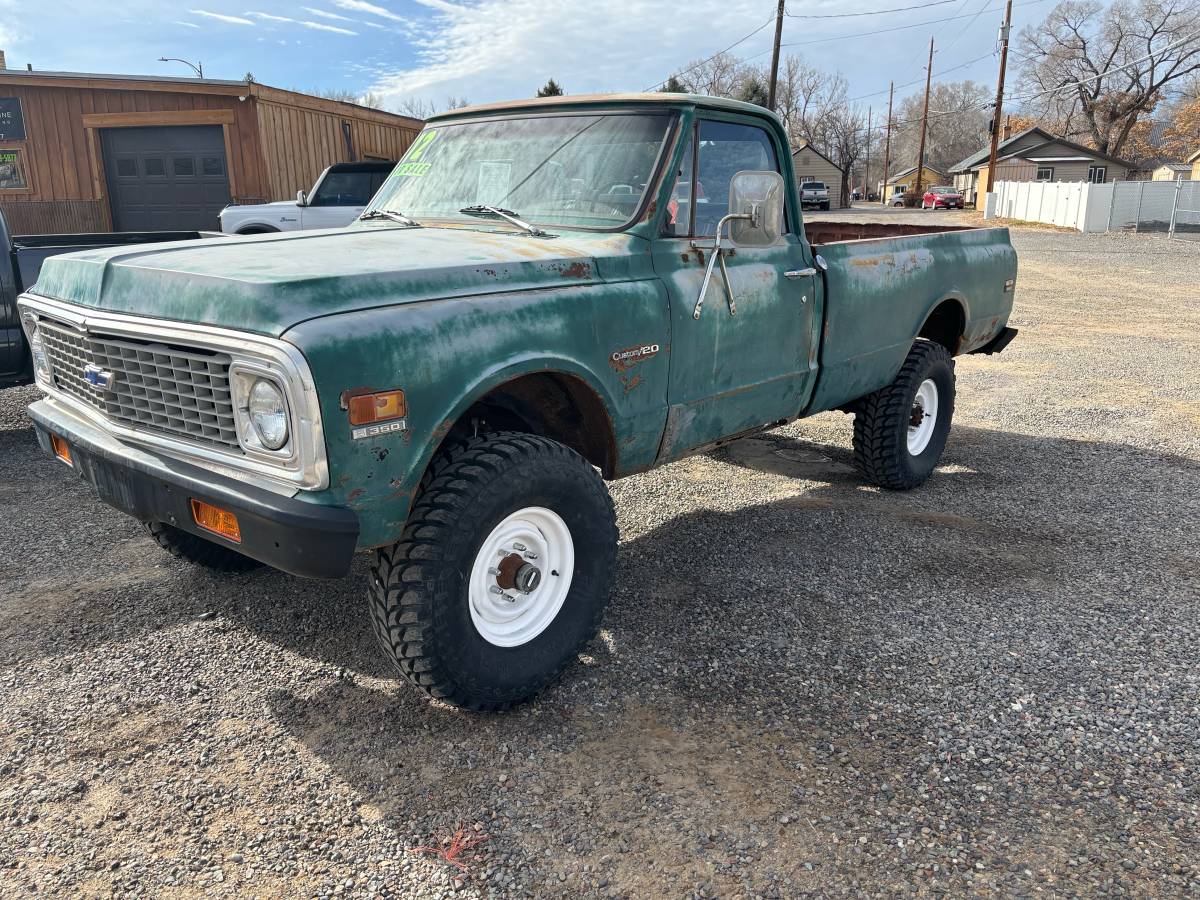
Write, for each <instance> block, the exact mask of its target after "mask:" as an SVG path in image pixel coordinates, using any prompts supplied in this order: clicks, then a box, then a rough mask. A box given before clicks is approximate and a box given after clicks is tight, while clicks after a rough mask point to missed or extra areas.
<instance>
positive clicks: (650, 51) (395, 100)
mask: <svg viewBox="0 0 1200 900" xmlns="http://www.w3.org/2000/svg"><path fill="white" fill-rule="evenodd" d="M334 2H336V3H337V5H338V6H339V7H342V8H347V4H349V3H358V2H360V0H334ZM418 2H420V3H421V4H422V5H424V6H426V7H428V8H430V9H432V10H434V12H433V15H432V16H431V17H430V18H428V19H425V20H422V21H421V22H420V23H419V24H414V25H413V38H412V43H413V45H414V47H415V48H416V50H417V61H416V63H415V64H414V65H411V66H409V67H406V68H403V69H394V68H393V69H391V70H390V71H385V72H382V73H380V74H379V75H378V76H377V77H376V79H375V82H374V83H373V84H371V85H370V90H371V91H373V92H376V93H379V94H381V95H383V99H384V102H385V103H387V104H388V105H389V106H396V105H399V104H400V103H401V102H403V101H404V100H406V99H409V98H417V99H425V100H431V101H434V102H438V103H440V102H442V101H443V100H444V99H445V98H446V97H447V96H465V97H468V98H470V100H471V101H472V102H486V101H489V100H500V99H510V98H513V97H532V96H533V95H534V93H535V92H536V90H537V89H538V88H539V87H541V86H542V85H543V84H544V83H545V82H546V79H547V78H551V77H553V78H554V79H555V80H557V81H558V82H559V83H560V84H562V85H563V87H564V88H565V89H566V90H567V91H568V92H570V93H573V94H583V93H590V92H605V91H639V90H642V89H643V88H645V87H646V86H648V85H652V84H655V83H657V82H659V81H661V80H662V79H664V78H666V77H667V76H668V75H670V74H671V72H672V71H678V70H679V69H680V68H681V67H683V66H684V65H685V64H687V63H688V62H690V61H692V60H697V59H701V58H703V57H706V56H709V55H711V54H713V53H716V52H717V51H718V50H720V49H721V47H722V46H726V45H728V44H729V43H730V42H731V41H733V40H735V39H736V38H737V37H740V36H742V35H744V34H746V33H747V32H749V31H750V30H751V28H753V26H754V25H755V24H761V23H762V22H764V21H766V19H767V12H768V11H767V10H764V9H761V8H760V6H761V3H759V2H756V0H692V2H691V3H689V4H688V7H687V11H686V14H674V13H672V14H669V15H668V14H665V13H664V11H663V7H662V4H661V3H658V2H653V0H606V2H603V3H598V2H596V0H556V2H555V3H554V4H553V10H552V12H551V11H548V10H547V4H546V2H545V0H479V2H477V3H475V4H474V5H471V6H469V7H467V6H459V5H456V4H454V3H450V2H447V0H418ZM770 46H771V29H770V28H764V29H762V31H760V32H759V33H758V34H756V35H755V36H754V37H753V38H751V39H750V40H748V41H746V43H745V44H743V45H741V46H740V47H738V48H737V49H736V50H734V51H733V52H734V53H738V54H742V55H751V54H757V53H759V52H761V51H763V50H766V49H769V48H770Z"/></svg>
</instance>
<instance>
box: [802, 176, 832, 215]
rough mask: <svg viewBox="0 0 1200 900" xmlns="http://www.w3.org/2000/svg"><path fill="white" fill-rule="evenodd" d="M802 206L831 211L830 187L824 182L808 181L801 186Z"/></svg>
mask: <svg viewBox="0 0 1200 900" xmlns="http://www.w3.org/2000/svg"><path fill="white" fill-rule="evenodd" d="M800 206H802V207H804V206H815V207H816V208H817V209H829V185H827V184H826V183H825V182H823V181H806V182H804V183H803V184H801V185H800Z"/></svg>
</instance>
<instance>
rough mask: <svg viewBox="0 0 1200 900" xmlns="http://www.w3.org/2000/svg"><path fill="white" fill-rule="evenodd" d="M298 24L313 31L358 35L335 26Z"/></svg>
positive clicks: (347, 29)
mask: <svg viewBox="0 0 1200 900" xmlns="http://www.w3.org/2000/svg"><path fill="white" fill-rule="evenodd" d="M299 24H301V25H303V26H304V27H305V28H312V29H314V30H315V31H332V32H333V33H334V34H358V32H357V31H351V30H350V29H349V28H339V27H338V26H337V25H323V24H321V23H320V22H309V21H307V20H305V21H301V22H300V23H299Z"/></svg>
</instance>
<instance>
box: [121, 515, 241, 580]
mask: <svg viewBox="0 0 1200 900" xmlns="http://www.w3.org/2000/svg"><path fill="white" fill-rule="evenodd" d="M142 526H143V527H144V528H145V529H146V531H147V533H148V534H149V535H150V537H152V538H154V540H155V543H157V544H158V546H160V547H162V548H163V549H164V550H166V551H167V552H168V553H170V554H171V555H172V556H174V557H175V558H177V559H184V560H187V561H188V562H190V563H192V564H193V565H197V566H203V567H204V568H206V569H212V570H213V571H214V572H250V571H252V570H254V569H257V568H260V567H261V566H262V563H260V562H259V561H258V560H257V559H251V558H250V557H248V556H243V555H242V554H240V553H238V552H237V551H236V550H230V549H229V548H228V547H224V546H222V545H220V544H218V543H215V542H214V541H206V540H205V539H204V538H202V537H197V536H196V535H194V534H190V533H189V532H186V531H183V530H181V529H179V528H176V527H175V526H174V525H168V524H167V523H166V522H143V523H142Z"/></svg>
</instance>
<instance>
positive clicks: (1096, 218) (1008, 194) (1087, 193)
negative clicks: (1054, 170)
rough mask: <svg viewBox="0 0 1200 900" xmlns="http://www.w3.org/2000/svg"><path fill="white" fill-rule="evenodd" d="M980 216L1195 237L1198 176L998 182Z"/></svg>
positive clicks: (1199, 234) (1199, 233)
mask: <svg viewBox="0 0 1200 900" xmlns="http://www.w3.org/2000/svg"><path fill="white" fill-rule="evenodd" d="M983 217H984V218H985V219H992V218H1007V219H1020V220H1023V221H1027V222H1045V223H1047V224H1050V225H1058V226H1061V227H1065V228H1075V229H1078V230H1079V231H1083V232H1090V233H1095V232H1100V231H1129V232H1134V233H1140V234H1166V235H1170V236H1171V237H1173V238H1178V239H1180V240H1193V241H1200V181H1184V180H1183V179H1180V180H1178V181H1113V182H1109V183H1108V184H1089V183H1087V182H1016V181H1001V182H998V183H997V184H996V190H995V192H993V193H989V194H988V195H987V200H986V202H985V208H984V216H983Z"/></svg>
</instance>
